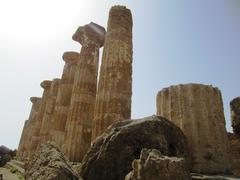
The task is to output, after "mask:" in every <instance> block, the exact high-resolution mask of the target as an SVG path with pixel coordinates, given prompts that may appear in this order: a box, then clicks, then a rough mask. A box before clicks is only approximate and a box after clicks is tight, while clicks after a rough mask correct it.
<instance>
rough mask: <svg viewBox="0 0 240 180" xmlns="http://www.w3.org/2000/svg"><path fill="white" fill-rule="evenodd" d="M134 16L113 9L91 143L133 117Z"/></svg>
mask: <svg viewBox="0 0 240 180" xmlns="http://www.w3.org/2000/svg"><path fill="white" fill-rule="evenodd" d="M131 96H132V15H131V11H130V10H129V9H127V8H126V7H124V6H114V7H112V8H111V10H110V13H109V19H108V28H107V33H106V38H105V44H104V50H103V58H102V64H101V72H100V76H99V84H98V90H97V96H96V103H95V110H94V120H93V126H94V127H93V133H92V141H94V140H95V139H96V137H97V136H99V135H100V134H101V133H102V132H103V131H104V130H105V129H106V128H107V127H108V126H109V125H111V124H112V123H114V122H117V121H121V120H125V119H129V118H130V117H131Z"/></svg>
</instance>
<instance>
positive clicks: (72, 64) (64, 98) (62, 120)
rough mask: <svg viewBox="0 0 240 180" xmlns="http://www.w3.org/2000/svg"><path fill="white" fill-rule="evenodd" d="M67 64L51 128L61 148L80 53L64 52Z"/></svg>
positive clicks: (54, 139) (53, 138) (54, 138)
mask: <svg viewBox="0 0 240 180" xmlns="http://www.w3.org/2000/svg"><path fill="white" fill-rule="evenodd" d="M63 60H64V61H65V65H64V68H63V73H62V78H61V81H60V86H59V91H58V94H57V99H56V105H55V109H54V115H53V128H52V129H51V132H50V134H51V136H52V140H53V141H54V142H55V143H56V144H57V145H58V146H59V147H60V148H61V146H62V145H63V143H64V138H65V129H66V121H67V116H68V112H69V108H70V102H71V97H72V88H73V82H74V77H75V73H76V69H77V62H78V60H79V53H77V52H65V53H64V54H63Z"/></svg>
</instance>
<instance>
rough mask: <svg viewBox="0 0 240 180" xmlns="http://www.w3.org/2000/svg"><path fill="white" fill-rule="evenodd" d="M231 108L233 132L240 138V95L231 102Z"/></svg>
mask: <svg viewBox="0 0 240 180" xmlns="http://www.w3.org/2000/svg"><path fill="white" fill-rule="evenodd" d="M230 108H231V120H232V128H233V132H234V134H236V136H237V137H238V138H240V97H236V98H234V99H233V100H232V101H231V102H230Z"/></svg>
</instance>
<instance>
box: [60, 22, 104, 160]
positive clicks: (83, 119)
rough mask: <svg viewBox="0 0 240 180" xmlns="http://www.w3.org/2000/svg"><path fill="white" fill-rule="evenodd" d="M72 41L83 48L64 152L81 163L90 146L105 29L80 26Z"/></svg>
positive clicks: (73, 90) (97, 26) (92, 25)
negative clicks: (100, 51) (100, 54)
mask: <svg viewBox="0 0 240 180" xmlns="http://www.w3.org/2000/svg"><path fill="white" fill-rule="evenodd" d="M72 38H73V40H74V41H77V42H78V43H80V44H81V45H82V48H81V52H80V56H79V62H78V64H77V70H76V74H75V77H74V83H73V89H72V96H71V102H70V109H69V114H68V118H67V126H66V138H65V143H64V148H63V149H64V152H65V154H66V155H67V156H68V158H69V159H70V160H71V161H81V160H82V158H83V156H84V155H85V154H86V152H87V150H88V149H89V147H90V145H91V134H92V119H93V114H94V105H95V99H96V90H97V76H98V64H99V49H100V48H101V47H102V46H103V44H104V39H105V29H104V28H103V27H102V26H100V25H97V24H95V23H90V24H87V25H85V26H81V27H79V28H78V29H77V31H76V32H75V33H74V35H73V36H72Z"/></svg>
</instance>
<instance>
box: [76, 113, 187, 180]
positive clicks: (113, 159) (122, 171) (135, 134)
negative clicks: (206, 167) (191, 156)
mask: <svg viewBox="0 0 240 180" xmlns="http://www.w3.org/2000/svg"><path fill="white" fill-rule="evenodd" d="M143 148H147V149H157V150H159V151H160V152H161V153H162V154H163V155H166V156H176V157H184V158H185V159H186V160H187V162H188V151H187V144H186V138H185V136H184V135H183V133H182V131H181V130H180V129H179V128H178V127H177V126H175V125H174V124H173V123H171V122H170V121H168V120H167V119H165V118H163V117H159V116H150V117H146V118H143V119H138V120H125V121H121V122H118V123H115V124H113V125H112V126H110V127H109V128H108V129H107V130H106V131H105V132H104V133H103V135H102V136H100V137H99V138H97V139H96V141H95V143H94V144H93V146H92V147H91V149H90V150H89V151H88V153H87V154H86V156H85V157H84V159H83V161H82V169H81V172H80V173H81V176H82V177H83V178H84V179H87V180H96V179H98V180H113V179H114V180H122V179H124V177H125V176H126V174H127V173H128V172H129V171H131V169H132V167H131V164H132V161H133V160H134V159H138V158H139V157H140V153H141V150H142V149H143Z"/></svg>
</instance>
